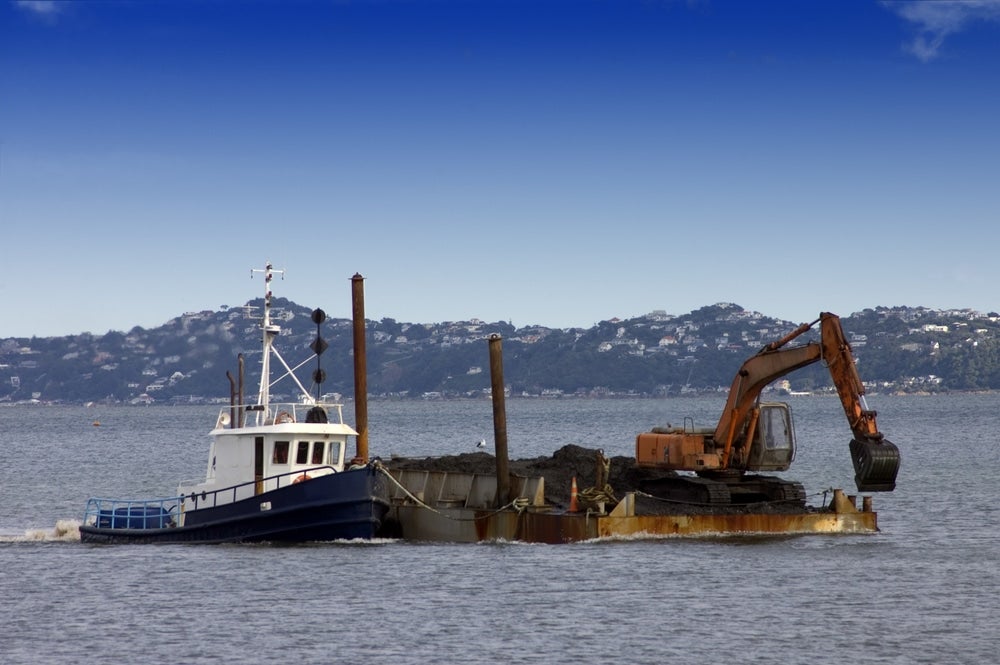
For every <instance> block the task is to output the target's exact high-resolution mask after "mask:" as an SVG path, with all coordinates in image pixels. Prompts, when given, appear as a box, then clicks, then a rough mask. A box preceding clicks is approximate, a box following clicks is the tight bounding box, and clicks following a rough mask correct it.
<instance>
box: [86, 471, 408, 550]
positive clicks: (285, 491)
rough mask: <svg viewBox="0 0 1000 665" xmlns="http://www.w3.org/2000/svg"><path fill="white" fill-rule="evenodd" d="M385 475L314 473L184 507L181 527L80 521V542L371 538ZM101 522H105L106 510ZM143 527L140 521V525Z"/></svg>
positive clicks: (384, 505) (381, 513) (381, 511)
mask: <svg viewBox="0 0 1000 665" xmlns="http://www.w3.org/2000/svg"><path fill="white" fill-rule="evenodd" d="M385 497H386V492H385V484H384V477H383V476H382V474H381V472H379V471H378V470H377V469H376V468H375V467H374V466H373V465H368V466H365V467H362V468H358V469H352V470H349V471H344V472H342V473H334V474H329V475H324V476H317V477H315V478H312V479H310V480H308V481H306V482H301V483H294V484H290V485H287V486H285V487H281V488H279V489H276V490H272V491H269V492H264V493H262V494H259V495H256V496H254V497H251V498H248V499H243V500H241V501H236V502H232V503H226V504H222V505H218V506H214V507H210V508H202V509H198V510H192V511H186V512H185V514H184V524H183V526H163V527H160V526H153V527H150V528H133V527H134V525H135V524H136V522H137V521H140V522H141V520H136V519H132V520H127V519H121V520H120V521H119V522H120V523H121V524H124V526H114V527H112V526H110V525H109V526H101V520H94V521H95V524H84V525H81V526H80V540H81V542H84V543H254V542H280V543H292V542H295V543H298V542H312V541H333V540H370V539H372V538H374V537H376V534H377V533H378V531H379V528H380V527H381V525H382V521H383V519H384V517H385V514H386V512H387V511H388V509H389V503H388V501H387V499H386V498H385ZM103 521H104V523H109V521H110V520H108V519H107V515H106V514H105V519H104V520H103ZM140 527H141V524H140Z"/></svg>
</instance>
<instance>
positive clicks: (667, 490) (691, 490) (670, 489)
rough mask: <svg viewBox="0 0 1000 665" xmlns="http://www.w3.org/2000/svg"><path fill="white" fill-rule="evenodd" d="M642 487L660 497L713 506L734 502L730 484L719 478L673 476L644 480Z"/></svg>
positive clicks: (679, 501)
mask: <svg viewBox="0 0 1000 665" xmlns="http://www.w3.org/2000/svg"><path fill="white" fill-rule="evenodd" d="M640 489H641V490H642V491H643V492H645V493H646V494H649V495H652V496H654V497H656V498H658V499H665V500H667V501H675V502H678V503H691V504H699V505H711V506H728V505H730V504H731V503H732V496H731V495H730V493H729V486H728V485H726V483H724V482H721V481H718V480H710V479H708V478H699V477H696V476H672V477H667V478H653V479H648V480H644V481H642V483H641V485H640Z"/></svg>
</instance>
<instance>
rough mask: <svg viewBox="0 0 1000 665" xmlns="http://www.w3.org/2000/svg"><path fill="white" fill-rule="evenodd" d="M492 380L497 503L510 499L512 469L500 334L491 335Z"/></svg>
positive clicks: (504, 502)
mask: <svg viewBox="0 0 1000 665" xmlns="http://www.w3.org/2000/svg"><path fill="white" fill-rule="evenodd" d="M489 341H490V381H491V389H492V390H491V392H492V395H493V444H494V446H495V448H496V456H497V497H496V505H497V506H498V507H499V506H503V505H506V504H507V501H509V500H510V470H509V464H508V459H507V408H506V406H505V402H504V394H503V389H504V386H503V349H502V348H501V338H500V335H498V334H496V333H493V334H492V335H490V340H489Z"/></svg>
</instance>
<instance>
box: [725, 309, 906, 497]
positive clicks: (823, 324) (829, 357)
mask: <svg viewBox="0 0 1000 665" xmlns="http://www.w3.org/2000/svg"><path fill="white" fill-rule="evenodd" d="M816 323H819V324H820V342H819V343H818V344H817V343H815V342H810V343H808V344H804V345H799V346H791V347H789V346H787V345H788V343H789V342H791V341H792V340H794V339H795V338H797V337H799V336H800V335H802V334H804V333H805V332H807V331H809V330H811V329H812V328H813V327H814V326H815V325H816ZM819 360H823V361H824V363H825V364H826V366H827V368H828V369H829V371H830V377H831V379H832V380H833V384H834V386H835V387H836V389H837V394H838V395H839V397H840V402H841V405H842V406H843V408H844V413H845V414H846V415H847V420H848V424H849V425H850V427H851V432H852V433H853V435H854V438H853V439H852V440H851V444H850V449H851V457H852V461H853V463H854V470H855V483H856V484H857V486H858V490H859V491H862V492H864V491H891V490H893V489H894V488H895V486H896V473H897V471H898V470H899V450H898V448H896V446H895V444H892V443H890V442H889V441H887V440H886V439H885V438H884V437H883V436H882V434H881V433H880V432H879V431H878V426H877V424H876V421H875V416H876V414H875V412H874V411H870V410H868V409H867V408H866V405H865V403H864V392H865V389H864V385H863V384H862V382H861V378H860V377H859V376H858V371H857V368H856V367H855V364H854V356H853V354H852V353H851V346H850V344H849V343H848V342H847V339H846V337H845V336H844V331H843V328H841V325H840V318H839V317H837V316H836V315H834V314H830V313H829V312H823V313H821V314H820V316H819V318H818V319H816V320H815V321H813V322H812V323H804V324H802V325H801V326H799V327H798V328H796V329H795V330H793V331H792V332H791V333H789V334H788V335H786V336H785V337H783V338H782V339H780V340H778V341H776V342H772V343H771V344H768V345H767V346H765V347H764V348H763V349H761V350H760V351H759V352H758V353H757V354H756V355H754V356H752V357H751V358H749V359H748V360H747V361H746V362H744V363H743V365H742V367H740V370H739V372H737V374H736V377H735V378H734V379H733V384H732V386H731V387H730V390H729V397H728V399H727V400H726V406H725V409H724V411H723V413H722V417H721V418H720V419H719V423H718V425H717V426H716V428H715V435H714V437H713V438H714V440H715V442H716V443H717V444H721V446H722V451H721V452H722V468H729V467H730V466H731V464H732V461H733V456H734V452H735V451H736V449H737V448H738V449H739V458H740V459H741V460H745V459H746V458H747V455H748V454H749V446H750V445H751V441H752V440H753V429H754V426H755V423H756V422H757V418H756V416H757V403H758V400H759V398H760V394H761V392H762V391H763V390H764V388H765V387H766V386H767V385H768V384H770V383H771V382H772V381H774V380H776V379H778V378H780V377H782V376H784V375H786V374H789V373H790V372H793V371H795V370H797V369H800V368H802V367H805V366H807V365H811V364H812V363H814V362H817V361H819Z"/></svg>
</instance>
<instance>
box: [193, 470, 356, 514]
mask: <svg viewBox="0 0 1000 665" xmlns="http://www.w3.org/2000/svg"><path fill="white" fill-rule="evenodd" d="M330 473H337V469H335V468H334V467H332V466H329V465H317V466H312V467H309V468H305V469H296V470H295V471H288V472H285V473H279V474H277V475H274V476H267V477H266V478H261V479H260V480H249V481H247V482H245V483H240V484H239V485H230V486H229V487H223V488H222V489H217V490H203V491H200V492H192V493H190V494H184V495H182V496H181V497H180V499H181V500H182V501H184V503H185V506H184V509H185V510H198V509H199V508H214V507H216V506H222V505H227V504H230V503H235V502H237V501H242V500H243V499H249V498H250V497H252V496H256V495H258V494H263V493H264V492H271V491H273V490H277V489H281V488H282V487H288V486H289V485H294V484H296V483H300V482H303V481H307V480H310V479H312V477H313V476H317V475H323V476H325V475H328V474H330Z"/></svg>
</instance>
